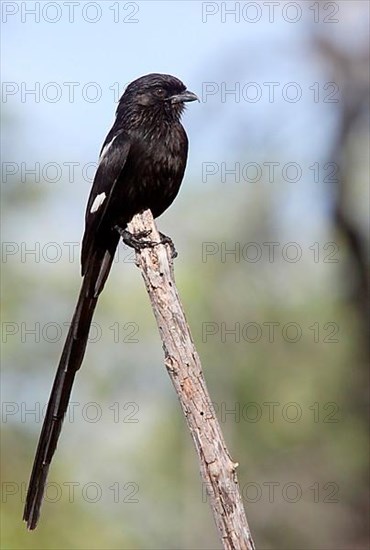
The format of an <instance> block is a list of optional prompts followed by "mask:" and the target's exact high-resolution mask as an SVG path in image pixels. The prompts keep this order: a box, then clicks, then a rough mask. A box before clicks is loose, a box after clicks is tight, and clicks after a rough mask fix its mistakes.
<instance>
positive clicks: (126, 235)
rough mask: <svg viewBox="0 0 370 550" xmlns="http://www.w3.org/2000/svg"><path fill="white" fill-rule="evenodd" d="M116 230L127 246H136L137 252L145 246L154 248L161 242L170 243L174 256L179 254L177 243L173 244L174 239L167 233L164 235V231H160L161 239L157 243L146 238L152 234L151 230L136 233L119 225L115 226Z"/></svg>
mask: <svg viewBox="0 0 370 550" xmlns="http://www.w3.org/2000/svg"><path fill="white" fill-rule="evenodd" d="M115 230H116V231H117V232H118V233H119V234H120V236H121V238H122V240H123V242H124V243H125V244H126V245H127V246H130V247H131V248H134V249H135V250H136V251H137V252H138V251H140V250H143V249H144V248H154V247H155V246H158V245H159V244H169V245H170V249H171V256H172V258H176V256H177V252H176V249H175V245H174V244H173V242H172V239H170V237H167V235H163V233H159V235H160V237H161V240H160V241H159V243H157V242H155V241H148V240H145V239H146V238H147V237H148V236H149V235H150V233H151V231H150V230H149V231H140V233H135V235H134V234H133V233H130V231H129V230H128V229H122V227H119V226H118V225H116V226H115Z"/></svg>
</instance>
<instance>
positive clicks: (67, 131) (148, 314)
mask: <svg viewBox="0 0 370 550" xmlns="http://www.w3.org/2000/svg"><path fill="white" fill-rule="evenodd" d="M1 9H2V23H3V25H2V26H3V29H2V31H3V32H2V66H3V71H2V77H3V83H2V106H1V107H2V119H1V129H2V201H1V206H2V322H1V328H2V456H1V458H2V460H1V474H2V484H1V489H2V511H1V522H2V547H3V548H9V549H10V548H12V549H16V548H17V549H18V548H41V549H49V548H55V549H57V548H58V549H60V548H63V549H85V548H95V549H112V548H117V549H123V548H127V549H132V548H137V549H142V548H145V549H158V548H161V549H167V548H168V549H170V548H171V549H172V548H178V549H216V548H221V546H220V542H219V540H218V538H217V532H216V528H215V526H214V523H213V519H212V515H211V511H210V509H209V505H208V502H207V497H206V490H205V488H204V487H202V485H201V480H200V476H199V470H198V464H197V458H196V454H195V450H194V448H193V445H192V441H191V439H190V437H189V434H188V431H187V428H186V425H185V422H184V419H183V417H182V413H181V411H180V407H179V404H178V402H177V398H176V395H175V392H174V390H173V388H172V386H171V383H170V380H169V378H168V376H167V373H166V371H165V369H164V366H163V356H162V347H161V342H160V339H159V336H158V333H157V328H156V325H155V322H154V318H153V315H152V311H151V308H150V305H149V301H148V298H147V295H146V292H145V289H144V285H143V282H142V280H141V276H140V273H139V271H138V270H137V268H136V267H135V265H134V263H133V255H132V253H131V251H130V250H127V249H125V248H124V247H123V246H122V248H120V250H119V253H118V256H117V260H116V262H115V265H114V266H113V270H112V273H111V276H110V279H109V282H108V284H107V285H106V288H105V290H104V293H103V295H102V296H101V299H100V301H99V305H98V308H97V311H96V314H95V318H94V324H93V327H92V329H91V336H90V344H89V346H88V350H87V354H86V357H85V360H84V363H83V366H82V368H81V371H80V372H79V374H78V376H77V379H76V383H75V388H74V390H73V394H72V404H71V406H70V408H69V411H68V415H67V418H66V420H65V423H64V429H63V433H62V437H61V439H60V443H59V446H58V450H57V453H56V455H55V458H54V461H53V464H52V468H51V471H50V475H49V483H48V487H47V492H46V501H45V502H44V506H43V510H42V517H41V521H40V524H39V527H38V529H37V530H36V532H33V533H28V532H27V531H26V528H25V526H24V524H22V521H21V518H22V508H23V505H24V499H25V492H26V486H27V483H28V479H29V474H30V470H31V466H32V461H33V457H34V451H35V448H36V444H37V440H38V436H39V432H40V429H41V423H42V418H43V412H44V410H45V405H46V403H47V399H48V395H49V391H50V388H51V384H52V381H53V378H54V374H55V369H56V366H57V364H58V361H59V356H60V353H61V349H62V346H63V341H64V338H65V335H66V332H67V325H68V322H69V321H70V319H71V315H72V312H73V309H74V306H75V301H76V299H77V293H78V290H79V285H80V276H79V244H80V238H81V236H82V232H83V225H84V209H85V204H86V201H87V197H88V194H89V190H90V186H91V182H92V179H93V176H94V171H95V169H96V162H97V158H98V154H99V150H100V147H101V144H102V143H103V140H104V138H105V135H106V134H107V132H108V130H109V128H110V125H111V123H112V120H113V116H114V111H115V104H116V103H117V101H118V99H119V97H120V95H121V94H122V92H123V90H124V87H125V85H126V84H127V83H128V82H130V81H132V80H133V79H135V78H137V77H139V76H141V75H143V74H146V73H150V72H163V73H170V74H174V75H176V76H177V77H179V78H180V79H182V80H183V81H184V82H185V84H186V85H187V86H188V88H189V89H190V90H192V91H194V92H196V93H197V94H198V95H199V98H200V103H198V104H196V103H192V104H191V105H189V108H188V110H187V112H186V113H185V115H184V119H183V122H184V126H185V127H186V130H187V133H188V136H189V141H190V151H189V160H188V167H187V172H186V177H185V180H184V183H183V186H182V189H181V192H180V195H179V196H178V198H177V199H176V201H175V203H174V204H173V206H172V207H171V209H170V210H169V211H168V212H166V213H165V214H164V215H163V216H162V217H161V218H160V220H158V226H159V228H160V230H161V231H163V232H164V233H166V234H168V235H170V236H171V237H172V238H173V240H174V242H175V244H176V248H177V250H178V252H179V257H178V258H177V260H176V262H175V270H176V280H177V284H178V288H179V292H180V295H181V297H182V300H183V304H184V308H185V311H186V314H187V318H188V321H189V324H190V326H191V330H192V333H193V337H194V340H195V343H196V346H197V349H198V351H199V354H200V356H201V359H202V363H203V369H204V373H205V377H206V381H207V384H208V388H209V391H210V394H211V397H212V400H213V401H214V403H215V408H216V410H217V412H218V417H219V420H220V422H221V426H222V429H223V432H224V436H225V439H226V442H227V444H228V447H229V450H230V453H231V455H232V457H233V459H234V460H235V461H237V462H238V463H239V465H240V466H239V469H238V476H239V482H240V487H241V491H242V495H243V500H244V504H245V508H246V512H247V516H248V521H249V523H250V527H251V530H252V534H253V536H254V539H255V543H256V546H257V548H259V549H261V550H262V549H266V550H267V549H279V550H290V549H291V550H297V549H298V548H299V549H301V550H314V549H317V550H319V549H320V550H334V549H336V550H338V549H343V550H344V549H345V550H360V549H361V550H362V549H365V548H368V517H369V515H368V513H369V511H368V453H367V450H368V447H367V442H368V431H367V430H368V424H367V418H368V415H367V410H368V409H367V396H368V374H367V373H368V370H367V342H368V334H367V329H368V324H367V318H366V316H367V306H368V294H367V276H368V244H369V243H368V199H369V196H368V194H369V193H368V190H369V188H368V171H369V110H368V97H369V95H368V94H369V49H368V45H369V44H368V40H369V38H368V29H369V5H368V3H367V2H363V1H360V2H356V1H353V0H351V1H336V2H314V1H312V2H311V1H307V2H298V1H297V2H261V3H260V2H258V3H257V2H220V3H218V2H181V1H178V2H172V3H171V2H158V1H156V2H113V1H112V2H110V1H107V2H79V1H77V2H13V1H4V2H2V4H1Z"/></svg>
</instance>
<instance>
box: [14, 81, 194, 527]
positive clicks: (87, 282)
mask: <svg viewBox="0 0 370 550" xmlns="http://www.w3.org/2000/svg"><path fill="white" fill-rule="evenodd" d="M197 99H198V98H197V96H196V95H195V94H193V93H192V92H189V91H188V90H187V89H186V87H185V86H184V84H183V83H182V82H181V81H180V80H178V79H177V78H175V77H174V76H170V75H166V74H148V75H146V76H143V77H141V78H138V79H137V80H135V81H134V82H132V83H131V84H129V85H128V86H127V88H126V90H125V92H124V94H123V95H122V97H121V99H120V101H119V103H118V107H117V110H116V119H115V122H114V124H113V126H112V129H111V130H110V132H109V133H108V135H107V137H106V139H105V141H104V144H103V147H102V149H101V152H100V162H99V166H98V169H97V172H96V175H95V178H94V182H93V186H92V189H91V192H90V196H89V200H88V202H87V208H86V215H85V233H84V236H83V241H82V253H81V271H82V276H83V282H82V287H81V291H80V295H79V297H78V301H77V305H76V309H75V312H74V315H73V318H72V323H71V327H70V329H69V332H68V335H67V339H66V342H65V344H64V348H63V352H62V356H61V359H60V362H59V366H58V370H57V373H56V376H55V380H54V384H53V387H52V390H51V394H50V398H49V403H48V407H47V411H46V416H45V420H44V424H43V427H42V431H41V435H40V440H39V443H38V447H37V452H36V457H35V460H34V464H33V469H32V474H31V479H30V483H29V487H28V493H27V499H26V505H25V508H24V515H23V519H24V520H25V521H27V527H28V528H29V529H34V528H35V527H36V525H37V522H38V519H39V516H40V508H41V503H42V499H43V494H44V489H45V483H46V478H47V474H48V470H49V466H50V463H51V460H52V457H53V454H54V452H55V449H56V446H57V442H58V438H59V435H60V431H61V428H62V423H63V418H64V415H65V412H66V409H67V406H68V402H69V399H70V395H71V390H72V385H73V381H74V378H75V374H76V372H77V370H78V369H79V368H80V366H81V363H82V360H83V357H84V354H85V349H86V343H87V338H88V334H89V329H90V324H91V320H92V317H93V313H94V310H95V306H96V303H97V300H98V296H99V294H100V293H101V291H102V290H103V287H104V284H105V281H106V280H107V277H108V274H109V271H110V268H111V265H112V262H113V258H114V254H115V251H116V248H117V245H118V242H119V239H120V234H122V231H125V228H126V226H127V224H128V223H129V222H130V220H131V219H132V217H133V216H134V215H135V214H137V213H139V212H141V211H143V210H146V209H148V208H150V210H151V211H152V214H153V216H154V217H157V216H160V215H161V214H162V213H163V212H164V211H165V210H166V209H167V208H168V207H169V206H170V204H171V203H172V202H173V200H174V199H175V197H176V195H177V193H178V191H179V188H180V185H181V181H182V178H183V175H184V171H185V166H186V159H187V153H188V139H187V136H186V133H185V130H184V128H183V127H182V125H181V123H180V117H181V114H182V112H183V111H184V107H185V106H184V103H185V102H187V101H194V100H197Z"/></svg>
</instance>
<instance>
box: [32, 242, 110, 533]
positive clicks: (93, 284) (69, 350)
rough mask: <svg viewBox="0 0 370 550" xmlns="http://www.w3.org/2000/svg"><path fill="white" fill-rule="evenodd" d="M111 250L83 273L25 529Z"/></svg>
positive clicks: (38, 500) (36, 504) (37, 504)
mask: <svg viewBox="0 0 370 550" xmlns="http://www.w3.org/2000/svg"><path fill="white" fill-rule="evenodd" d="M117 242H118V237H117ZM114 250H115V246H114V249H113V250H111V251H110V252H109V251H97V252H96V253H95V254H94V257H93V258H92V259H91V262H89V263H90V266H91V268H90V269H88V270H87V272H86V274H85V276H84V279H83V283H82V287H81V291H80V295H79V297H78V302H77V305H76V309H75V312H74V315H73V319H72V322H71V326H70V328H69V331H68V335H67V339H66V342H65V344H64V348H63V352H62V356H61V359H60V362H59V366H58V370H57V373H56V376H55V380H54V384H53V387H52V390H51V394H50V398H49V403H48V407H47V411H46V415H45V420H44V423H43V426H42V431H41V435H40V439H39V443H38V446H37V451H36V456H35V460H34V463H33V468H32V473H31V478H30V482H29V486H28V492H27V499H26V504H25V508H24V513H23V519H24V520H25V521H26V522H27V527H28V529H35V527H36V526H37V522H38V519H39V517H40V508H41V504H42V499H43V495H44V489H45V484H46V478H47V475H48V471H49V466H50V463H51V460H52V457H53V454H54V452H55V449H56V446H57V443H58V439H59V435H60V431H61V428H62V424H63V419H64V415H65V413H66V410H67V407H68V403H69V399H70V395H71V391H72V385H73V381H74V378H75V375H76V372H77V371H78V369H79V368H80V366H81V363H82V360H83V357H84V354H85V349H86V344H87V339H88V335H89V330H90V324H91V321H92V317H93V314H94V310H95V306H96V303H97V301H98V295H99V293H100V292H101V290H102V289H103V286H104V283H105V281H106V279H107V277H108V274H109V271H110V268H111V265H112V261H113V256H114Z"/></svg>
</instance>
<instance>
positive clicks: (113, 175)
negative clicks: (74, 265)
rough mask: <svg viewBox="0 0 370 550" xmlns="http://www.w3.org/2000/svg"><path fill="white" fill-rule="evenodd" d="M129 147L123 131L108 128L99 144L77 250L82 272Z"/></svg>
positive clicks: (123, 165)
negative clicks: (98, 160) (78, 249)
mask: <svg viewBox="0 0 370 550" xmlns="http://www.w3.org/2000/svg"><path fill="white" fill-rule="evenodd" d="M130 147H131V144H130V140H129V137H128V136H127V134H126V133H125V132H124V131H123V130H121V131H118V132H116V133H113V132H112V131H111V132H110V133H109V134H108V136H107V138H106V140H105V142H104V144H103V147H102V150H101V153H100V162H99V166H98V169H97V171H96V174H95V178H94V182H93V185H92V188H91V191H90V196H89V200H88V202H87V207H86V214H85V233H84V236H83V240H82V253H81V271H82V275H84V274H85V273H86V271H87V268H88V263H89V258H90V257H91V254H92V252H93V251H94V240H95V237H96V234H97V232H98V230H99V227H100V225H101V223H102V220H103V218H104V215H105V213H106V211H107V208H108V206H109V203H110V201H111V199H112V196H113V193H114V189H115V186H116V183H117V180H118V179H119V176H120V174H121V172H122V170H123V169H124V167H125V164H126V160H127V157H128V154H129V151H130Z"/></svg>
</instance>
